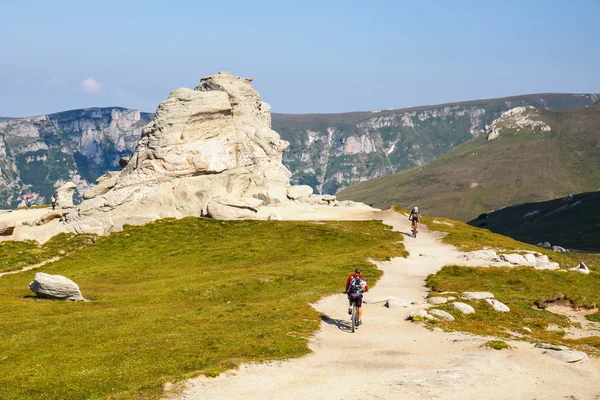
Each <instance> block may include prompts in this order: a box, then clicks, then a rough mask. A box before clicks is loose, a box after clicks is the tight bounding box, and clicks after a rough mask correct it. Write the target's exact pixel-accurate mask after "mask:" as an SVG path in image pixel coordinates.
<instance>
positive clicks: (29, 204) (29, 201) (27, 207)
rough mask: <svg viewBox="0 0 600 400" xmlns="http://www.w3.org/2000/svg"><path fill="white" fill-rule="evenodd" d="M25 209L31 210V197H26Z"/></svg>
mask: <svg viewBox="0 0 600 400" xmlns="http://www.w3.org/2000/svg"><path fill="white" fill-rule="evenodd" d="M25 207H26V210H29V209H30V208H31V196H29V195H28V194H27V195H25Z"/></svg>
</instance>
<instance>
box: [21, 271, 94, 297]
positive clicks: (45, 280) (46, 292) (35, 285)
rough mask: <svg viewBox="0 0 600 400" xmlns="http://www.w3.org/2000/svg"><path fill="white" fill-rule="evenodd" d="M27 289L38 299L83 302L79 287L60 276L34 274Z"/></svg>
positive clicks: (41, 273) (42, 273)
mask: <svg viewBox="0 0 600 400" xmlns="http://www.w3.org/2000/svg"><path fill="white" fill-rule="evenodd" d="M29 288H30V289H31V291H32V292H34V293H35V294H36V295H37V296H38V297H43V298H48V299H59V300H71V301H83V300H85V299H84V298H83V296H82V295H81V290H79V286H78V285H77V284H76V283H75V282H73V281H72V280H70V279H68V278H65V277H64V276H62V275H50V274H46V273H44V272H38V273H36V274H35V278H34V279H33V282H31V283H30V284H29Z"/></svg>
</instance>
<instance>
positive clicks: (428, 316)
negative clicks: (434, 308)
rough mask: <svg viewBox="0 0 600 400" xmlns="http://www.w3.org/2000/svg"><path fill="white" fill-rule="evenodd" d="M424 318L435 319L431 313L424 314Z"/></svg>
mask: <svg viewBox="0 0 600 400" xmlns="http://www.w3.org/2000/svg"><path fill="white" fill-rule="evenodd" d="M425 319H428V320H430V321H432V320H434V319H435V317H434V316H433V315H431V314H425Z"/></svg>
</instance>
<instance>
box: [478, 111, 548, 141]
mask: <svg viewBox="0 0 600 400" xmlns="http://www.w3.org/2000/svg"><path fill="white" fill-rule="evenodd" d="M505 129H531V130H539V131H541V132H550V131H551V130H552V128H550V126H549V125H548V124H546V123H545V122H544V121H543V120H542V117H541V115H540V112H539V110H537V109H536V108H534V107H532V106H529V107H515V108H513V109H510V110H508V111H506V112H505V113H503V114H502V115H501V116H500V118H498V119H495V120H494V121H493V122H492V125H491V126H490V128H489V129H488V130H487V134H488V137H487V140H493V139H496V138H498V137H499V136H500V135H501V134H502V131H503V130H505Z"/></svg>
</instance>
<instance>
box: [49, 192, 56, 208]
mask: <svg viewBox="0 0 600 400" xmlns="http://www.w3.org/2000/svg"><path fill="white" fill-rule="evenodd" d="M50 203H52V211H54V210H56V195H54V194H53V195H52V197H50Z"/></svg>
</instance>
